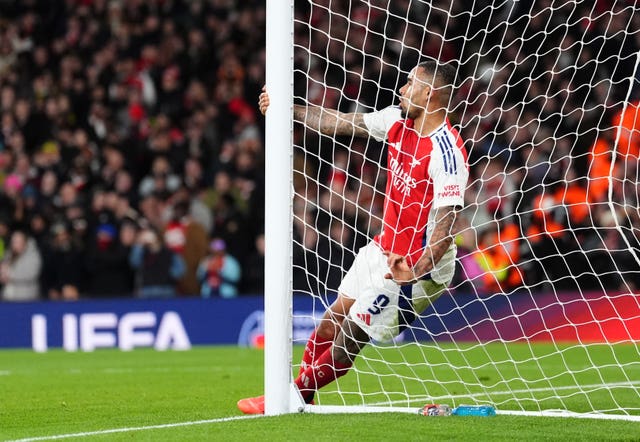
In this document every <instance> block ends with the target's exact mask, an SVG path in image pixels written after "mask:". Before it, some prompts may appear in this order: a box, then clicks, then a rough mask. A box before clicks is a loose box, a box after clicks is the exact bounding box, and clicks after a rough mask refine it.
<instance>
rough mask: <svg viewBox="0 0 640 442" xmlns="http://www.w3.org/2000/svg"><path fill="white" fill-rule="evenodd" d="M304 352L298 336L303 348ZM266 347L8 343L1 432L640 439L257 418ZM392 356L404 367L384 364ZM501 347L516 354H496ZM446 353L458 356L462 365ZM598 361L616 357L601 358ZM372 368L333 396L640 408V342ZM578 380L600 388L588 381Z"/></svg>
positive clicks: (446, 349)
mask: <svg viewBox="0 0 640 442" xmlns="http://www.w3.org/2000/svg"><path fill="white" fill-rule="evenodd" d="M300 350H301V349H300V348H296V352H295V353H296V354H295V355H294V358H295V359H296V360H297V359H298V357H299V353H300ZM461 350H462V351H461ZM489 354H491V358H490V357H489ZM263 356H264V355H263V352H262V351H260V350H253V349H243V348H236V347H200V348H195V349H193V350H191V351H186V352H156V351H153V350H135V351H132V352H120V351H116V350H102V351H96V352H93V353H64V352H62V351H59V350H56V351H50V352H49V353H44V354H37V353H33V352H31V351H28V350H18V351H10V350H3V351H0V440H17V439H31V440H53V439H52V438H54V437H55V438H56V440H59V439H64V440H76V439H82V440H136V441H139V440H153V441H155V440H185V441H194V440H203V441H205V440H206V441H209V440H221V441H228V440H239V441H257V440H260V441H263V442H264V441H273V440H275V441H285V440H286V441H289V440H300V441H308V440H313V441H318V440H319V441H325V440H326V441H340V440H353V441H368V440H371V441H383V440H416V441H418V440H420V441H422V440H472V441H475V442H477V441H484V440H491V441H494V440H505V441H506V440H564V441H567V440H640V422H627V421H612V420H593V419H575V418H556V417H545V418H542V417H524V416H504V415H498V416H495V417H490V418H482V417H424V416H418V415H417V414H415V415H414V414H399V413H388V414H387V413H385V414H367V415H318V414H295V415H287V416H278V417H258V418H254V419H245V418H243V417H241V414H240V413H239V412H238V411H237V410H236V406H235V404H236V401H237V400H238V399H239V398H242V397H246V396H249V395H255V394H258V393H259V392H260V391H261V390H262V385H263V375H262V372H263ZM532 356H535V357H532ZM382 359H384V360H385V361H387V363H388V364H392V365H391V366H390V365H387V364H381V363H380V362H376V361H377V360H382ZM425 359H426V360H427V362H428V365H426V364H424V360H425ZM490 359H502V360H504V361H507V362H504V363H502V364H500V365H499V366H495V365H494V364H491V363H489V360H490ZM445 361H448V362H449V363H451V364H453V365H454V366H456V367H458V368H457V369H456V370H451V369H450V367H449V366H447V365H445ZM594 364H595V365H600V366H602V367H603V368H602V369H600V370H594V369H593V368H592V367H593V366H594ZM391 367H393V369H392V368H391ZM470 367H474V368H473V369H471V368H470ZM358 371H359V373H355V372H351V373H350V374H349V375H347V376H345V377H344V378H342V379H341V380H340V387H341V388H343V389H345V390H351V391H355V390H356V388H359V389H360V391H361V394H350V395H346V396H344V397H342V398H341V397H339V396H338V395H337V393H336V392H335V388H329V389H328V390H326V392H324V393H322V394H321V395H320V396H319V400H320V402H321V403H323V404H324V403H326V404H338V403H342V401H345V402H348V403H353V404H358V403H362V402H363V401H366V402H367V403H376V402H383V401H387V402H392V403H395V404H396V405H402V401H404V402H403V404H404V405H407V403H408V402H409V403H410V405H415V406H416V407H417V406H419V405H421V402H420V401H423V400H424V397H438V396H442V397H443V398H442V399H441V400H440V401H441V402H443V403H449V404H450V405H457V404H460V403H470V402H473V401H475V402H492V403H494V404H496V405H497V407H498V410H500V409H516V408H517V407H518V406H523V407H524V408H528V409H536V407H537V406H538V405H537V404H541V405H542V408H546V409H552V408H557V407H559V406H560V405H562V404H564V405H565V406H570V407H571V408H572V409H576V410H579V411H580V410H581V411H587V410H590V409H591V407H596V408H599V409H602V410H608V409H613V408H615V407H616V406H620V407H623V408H625V409H627V410H630V412H631V413H632V414H640V398H639V397H638V384H637V383H635V381H638V380H640V361H639V360H638V348H637V347H636V346H635V345H632V344H626V345H616V346H589V347H584V348H577V347H570V346H568V347H566V348H558V347H551V346H549V345H545V344H535V345H534V344H531V345H529V344H509V345H508V346H507V345H506V344H492V345H491V346H476V347H474V346H472V345H469V346H467V347H464V348H462V347H459V346H438V347H436V346H423V347H417V346H415V345H408V346H403V347H402V348H400V349H398V348H389V349H385V348H369V349H367V350H366V358H361V359H360V360H359V361H358ZM393 371H396V372H399V373H400V374H401V375H402V376H398V375H393V374H392V372H393ZM372 372H375V373H377V374H379V376H376V375H373V374H370V373H372ZM509 379H516V380H511V381H508V380H509ZM576 382H578V383H579V384H580V385H588V386H589V387H587V388H575V383H576ZM626 384H630V385H633V386H632V387H629V386H628V385H627V386H626V387H625V385H626ZM525 387H527V388H525ZM381 389H385V390H387V391H394V390H399V391H407V393H408V394H409V395H410V397H409V399H407V396H406V395H397V397H396V396H394V395H388V394H380V390H381ZM527 389H528V390H529V391H528V392H523V390H527ZM554 389H555V390H556V391H555V392H554ZM507 391H510V392H511V393H510V394H507V393H505V392H507ZM447 395H450V397H449V399H446V398H445V397H446V396H447ZM513 395H515V396H518V401H517V404H516V401H514V399H513ZM451 396H452V397H451ZM422 403H424V402H422ZM518 404H519V405H518ZM227 418H231V419H227ZM171 424H176V425H171ZM150 427H151V428H150ZM62 435H75V436H73V437H69V438H61V437H60V436H62Z"/></svg>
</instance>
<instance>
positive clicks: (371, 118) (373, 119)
mask: <svg viewBox="0 0 640 442" xmlns="http://www.w3.org/2000/svg"><path fill="white" fill-rule="evenodd" d="M363 118H364V124H365V125H366V126H367V130H368V131H369V134H370V135H371V136H372V137H373V138H375V139H376V140H378V141H384V140H386V138H387V132H389V129H391V126H393V124H394V123H395V122H396V121H398V120H401V119H402V116H401V115H400V108H399V107H397V106H389V107H385V108H384V109H381V110H379V111H376V112H370V113H367V114H364V115H363Z"/></svg>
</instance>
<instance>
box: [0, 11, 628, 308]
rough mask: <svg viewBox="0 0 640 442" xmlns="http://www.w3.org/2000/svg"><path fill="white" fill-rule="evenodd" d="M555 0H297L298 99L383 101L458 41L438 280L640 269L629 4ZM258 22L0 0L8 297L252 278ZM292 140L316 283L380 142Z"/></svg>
mask: <svg viewBox="0 0 640 442" xmlns="http://www.w3.org/2000/svg"><path fill="white" fill-rule="evenodd" d="M560 3H561V4H559V3H558V2H552V1H551V0H543V1H535V2H534V1H526V0H520V1H506V2H495V5H493V6H488V5H485V4H483V3H482V2H468V4H467V3H465V2H448V1H445V0H434V1H432V2H428V3H427V2H416V1H411V0H393V1H391V0H372V1H369V2H332V1H329V0H317V1H314V2H313V3H310V2H295V14H296V23H295V49H294V63H295V71H294V73H295V78H294V80H295V81H294V89H295V90H294V95H295V97H296V100H298V101H299V102H308V103H314V104H321V105H323V106H326V107H332V108H338V109H340V110H343V111H370V110H373V109H380V108H382V107H385V106H388V105H391V104H394V103H397V91H398V89H399V87H400V86H401V85H402V84H403V82H404V81H405V76H406V74H407V73H408V72H409V70H410V69H411V68H412V67H413V66H415V64H416V63H418V62H419V61H420V60H422V59H424V58H425V57H433V58H437V59H440V60H441V61H443V62H452V63H455V64H456V65H457V67H458V69H459V78H458V83H459V93H458V95H457V97H456V98H455V100H454V102H452V106H451V107H452V122H453V123H454V124H457V125H458V126H459V127H460V129H461V132H462V135H463V138H465V139H466V140H467V149H468V151H469V153H470V164H471V179H470V186H469V189H468V191H467V194H466V195H467V202H468V205H467V207H466V209H465V210H464V212H463V213H462V216H461V217H459V220H458V224H457V231H458V232H459V233H458V236H457V239H456V240H457V243H458V245H459V258H460V259H459V263H460V269H459V271H458V278H459V279H458V280H457V281H455V283H454V290H460V291H477V292H479V293H494V292H496V291H500V292H506V293H510V292H513V291H515V290H519V289H522V288H527V289H529V290H534V291H535V290H549V289H553V290H556V289H558V290H575V289H579V290H598V289H602V290H610V289H615V290H617V289H621V290H625V289H626V290H629V289H633V288H635V287H639V286H640V269H639V266H638V262H637V257H636V256H634V253H633V252H634V251H636V252H637V253H638V254H640V250H639V246H638V244H639V243H638V231H637V226H638V225H640V219H639V218H640V217H639V215H638V199H637V198H638V195H639V192H638V190H639V189H638V188H637V187H638V157H639V152H640V139H639V138H640V137H638V133H640V132H639V130H640V119H638V118H637V117H636V113H637V112H636V111H637V109H639V108H640V103H639V101H638V100H639V99H640V88H638V81H639V80H640V78H638V77H640V73H639V72H636V57H637V54H638V52H639V51H640V16H639V14H635V13H634V12H635V8H634V3H633V2H631V1H626V2H625V1H617V2H614V1H607V0H598V1H595V2H577V3H576V2H569V1H567V2H560ZM264 37H265V5H264V2H263V1H257V0H245V1H243V2H237V1H234V0H50V1H47V0H13V1H4V2H0V182H1V183H2V186H1V188H2V190H1V191H0V260H1V261H2V264H0V284H2V285H3V292H2V299H5V300H27V299H37V298H40V299H67V300H73V299H78V298H83V297H86V298H91V297H113V296H139V297H146V298H149V297H173V296H203V297H215V296H222V297H233V296H237V295H238V294H244V293H261V292H262V290H263V277H264V237H263V223H264V183H263V171H264V164H263V160H264V147H263V127H262V124H263V123H262V121H263V120H262V118H261V117H260V116H259V115H257V112H256V111H257V109H256V106H255V102H256V98H257V96H258V94H259V92H260V89H261V87H262V85H263V83H264V63H265V52H264V43H265V41H264ZM634 77H635V78H636V81H634V82H633V83H631V82H630V79H633V78H634ZM624 109H626V111H625V112H623V110H624ZM636 120H638V121H637V122H636ZM619 127H620V128H622V130H621V131H620V130H618V128H619ZM294 143H295V146H296V148H295V152H294V160H293V161H294V169H295V171H294V192H295V198H294V230H293V236H294V249H293V252H294V255H293V262H294V289H296V290H301V291H308V292H313V293H325V292H327V291H329V292H330V291H332V290H335V289H336V288H337V286H338V283H339V281H340V279H341V278H342V275H343V274H344V272H345V271H346V270H347V269H348V268H349V266H350V264H351V262H352V260H353V257H354V253H355V251H357V249H358V248H359V247H360V246H361V245H363V244H365V243H366V242H367V241H368V239H369V238H371V237H372V236H373V235H374V234H375V233H377V232H378V231H379V230H380V228H381V219H380V217H381V213H382V204H383V198H384V185H385V169H384V168H383V167H380V165H381V164H384V162H385V151H384V146H383V145H382V144H381V143H376V142H374V141H366V140H351V139H340V138H338V139H337V140H336V139H332V138H329V137H320V136H318V135H317V134H314V133H312V132H310V131H306V130H304V128H303V127H302V126H299V125H298V126H297V127H296V129H295V131H294ZM614 150H615V155H613V154H612V152H614ZM611 172H613V173H611ZM610 184H611V185H610ZM610 192H611V195H610Z"/></svg>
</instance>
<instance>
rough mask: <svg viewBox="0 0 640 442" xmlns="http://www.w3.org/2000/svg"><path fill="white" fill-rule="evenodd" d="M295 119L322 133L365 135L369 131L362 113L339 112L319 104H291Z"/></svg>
mask: <svg viewBox="0 0 640 442" xmlns="http://www.w3.org/2000/svg"><path fill="white" fill-rule="evenodd" d="M293 117H294V119H295V121H298V122H300V123H304V124H305V125H306V126H307V127H309V128H311V129H313V130H315V131H318V132H320V133H321V134H324V135H348V136H356V137H367V136H369V132H368V131H367V126H366V125H365V123H364V114H362V113H359V112H351V113H346V112H339V111H337V110H335V109H327V108H324V107H320V106H314V105H309V106H302V105H299V104H296V105H295V106H293Z"/></svg>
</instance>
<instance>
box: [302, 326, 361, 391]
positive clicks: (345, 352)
mask: <svg viewBox="0 0 640 442" xmlns="http://www.w3.org/2000/svg"><path fill="white" fill-rule="evenodd" d="M369 340H370V338H369V335H368V334H367V332H365V331H364V330H363V329H362V328H360V327H359V326H358V325H357V324H356V323H355V322H354V321H353V320H352V319H351V318H349V317H346V318H345V319H344V321H343V322H342V327H341V329H340V331H339V332H338V335H337V336H336V339H335V342H334V343H333V346H332V347H331V348H330V349H327V350H326V351H325V352H324V353H322V355H320V357H318V358H317V359H316V361H315V363H314V364H313V365H309V366H307V368H305V369H304V370H303V371H302V372H301V373H300V375H298V377H297V378H296V380H295V381H294V383H295V384H296V386H297V387H298V389H299V390H300V394H301V395H302V397H303V399H304V400H305V402H307V403H310V402H311V401H312V400H313V397H314V395H315V393H316V391H317V390H318V389H320V388H322V387H324V386H325V385H327V384H330V383H331V382H333V381H334V380H336V379H337V378H339V377H341V376H344V375H345V374H347V372H348V371H349V369H350V368H351V366H352V365H353V362H354V361H355V358H356V356H357V355H358V354H359V353H360V351H361V350H362V349H363V348H364V346H365V345H367V343H368V342H369Z"/></svg>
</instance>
